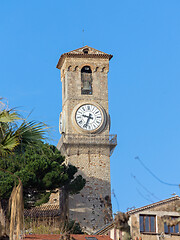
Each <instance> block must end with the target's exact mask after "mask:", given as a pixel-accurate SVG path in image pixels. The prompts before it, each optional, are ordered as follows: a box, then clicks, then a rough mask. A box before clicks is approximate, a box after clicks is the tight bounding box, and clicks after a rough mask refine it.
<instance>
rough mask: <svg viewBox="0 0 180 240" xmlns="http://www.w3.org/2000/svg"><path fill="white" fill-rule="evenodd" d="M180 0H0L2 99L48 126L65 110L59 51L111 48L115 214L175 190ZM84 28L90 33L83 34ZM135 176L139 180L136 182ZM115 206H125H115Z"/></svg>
mask: <svg viewBox="0 0 180 240" xmlns="http://www.w3.org/2000/svg"><path fill="white" fill-rule="evenodd" d="M179 12H180V1H179V0H173V1H169V0H146V1H144V0H112V1H107V0H99V1H95V0H91V1H86V0H84V1H82V0H77V1H73V0H69V1H60V0H53V1H49V0H38V1H37V0H31V1H24V0H17V1H13V0H1V1H0V95H1V96H2V97H4V98H6V99H8V102H9V105H10V106H11V107H18V109H19V110H21V111H22V112H23V114H24V115H28V114H29V112H31V111H32V113H31V116H30V119H34V120H39V121H44V122H46V123H47V124H48V125H49V126H51V127H52V131H51V140H50V141H51V143H53V144H55V145H56V144H57V142H58V140H59V138H60V134H59V133H58V119H59V113H60V112H61V82H60V72H59V70H58V69H56V64H57V62H58V59H59V57H60V55H61V54H63V53H64V52H68V51H71V50H74V49H76V48H79V47H82V46H83V42H84V45H89V46H91V47H94V48H96V49H98V50H101V51H104V52H107V53H109V54H113V56H114V57H113V59H112V60H111V61H110V72H109V79H108V81H109V82H108V84H109V108H110V114H111V120H112V126H111V133H112V134H117V135H118V146H117V147H116V149H115V151H114V153H113V155H112V157H111V180H112V189H114V192H115V195H116V199H117V201H118V204H117V201H116V199H115V198H114V197H113V196H112V202H113V210H114V212H116V211H118V210H119V211H126V209H127V208H131V207H133V206H135V207H141V206H144V205H147V204H150V203H152V202H155V201H157V200H158V199H159V200H161V199H165V198H169V197H171V196H172V195H171V194H173V193H174V192H175V193H176V194H179V187H178V186H170V185H166V184H162V183H160V182H159V181H158V180H157V179H155V178H154V177H153V176H152V174H150V173H149V172H148V171H147V170H146V169H145V168H144V167H143V166H142V164H140V162H139V161H138V160H137V159H135V157H136V156H139V158H140V159H141V161H143V163H144V164H145V165H146V166H147V167H148V168H149V169H150V170H151V171H152V172H153V173H154V174H155V175H156V176H158V177H159V178H160V179H161V180H162V181H165V182H168V183H172V184H177V185H178V184H180V177H179V175H180V174H179V172H180V161H179V159H180V94H179V93H180V67H179V66H180V14H179ZM83 29H84V30H85V32H84V34H83V32H82V30H83ZM133 176H135V177H136V178H134V177H133ZM118 205H119V206H118Z"/></svg>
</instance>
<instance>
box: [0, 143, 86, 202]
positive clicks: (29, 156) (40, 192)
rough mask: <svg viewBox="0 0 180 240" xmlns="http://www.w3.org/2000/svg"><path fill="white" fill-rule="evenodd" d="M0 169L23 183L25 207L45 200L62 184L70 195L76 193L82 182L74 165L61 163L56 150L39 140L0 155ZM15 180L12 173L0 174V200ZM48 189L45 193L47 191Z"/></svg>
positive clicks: (5, 196)
mask: <svg viewBox="0 0 180 240" xmlns="http://www.w3.org/2000/svg"><path fill="white" fill-rule="evenodd" d="M0 168H3V169H5V170H7V171H9V172H12V173H14V174H15V175H16V176H18V177H19V178H20V179H21V181H22V183H23V192H24V199H25V207H32V206H37V205H40V204H42V203H44V202H47V201H48V199H49V196H50V193H51V192H52V191H54V190H55V189H57V188H61V187H63V188H64V190H65V191H66V192H68V193H70V194H75V193H78V192H79V191H80V190H81V189H82V188H83V187H84V185H85V179H83V178H82V176H81V175H78V176H76V177H75V176H74V175H75V173H77V168H76V167H74V166H72V165H68V166H66V165H65V164H64V157H62V156H61V154H60V152H59V150H58V149H57V148H56V147H55V146H53V145H49V144H47V143H43V142H42V141H39V142H38V143H37V144H36V146H33V147H32V146H31V145H27V146H26V147H25V146H24V147H22V146H19V147H17V148H16V150H15V152H14V154H11V155H9V156H7V157H3V159H2V161H1V162H0ZM14 183H15V180H14V177H13V176H12V175H9V174H6V173H0V199H8V198H9V196H10V194H11V192H12V188H13V186H14ZM47 190H48V192H47Z"/></svg>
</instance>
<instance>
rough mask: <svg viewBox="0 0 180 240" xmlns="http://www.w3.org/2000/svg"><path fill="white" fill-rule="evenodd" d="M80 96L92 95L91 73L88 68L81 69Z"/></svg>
mask: <svg viewBox="0 0 180 240" xmlns="http://www.w3.org/2000/svg"><path fill="white" fill-rule="evenodd" d="M81 94H84V95H92V71H91V68H90V66H84V67H83V68H82V69H81Z"/></svg>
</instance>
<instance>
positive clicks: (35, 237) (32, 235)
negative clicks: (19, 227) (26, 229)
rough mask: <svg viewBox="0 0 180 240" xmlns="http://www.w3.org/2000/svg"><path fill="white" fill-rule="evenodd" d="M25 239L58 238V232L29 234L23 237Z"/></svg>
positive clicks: (54, 239)
mask: <svg viewBox="0 0 180 240" xmlns="http://www.w3.org/2000/svg"><path fill="white" fill-rule="evenodd" d="M24 239H25V240H33V239H36V240H51V239H52V240H59V239H60V234H31V235H26V236H25V237H24Z"/></svg>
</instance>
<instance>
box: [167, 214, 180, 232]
mask: <svg viewBox="0 0 180 240" xmlns="http://www.w3.org/2000/svg"><path fill="white" fill-rule="evenodd" d="M178 218H179V217H169V219H168V222H167V223H166V222H165V223H164V232H165V233H167V234H168V233H179V222H178V221H176V220H177V219H178ZM168 223H169V224H168Z"/></svg>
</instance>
